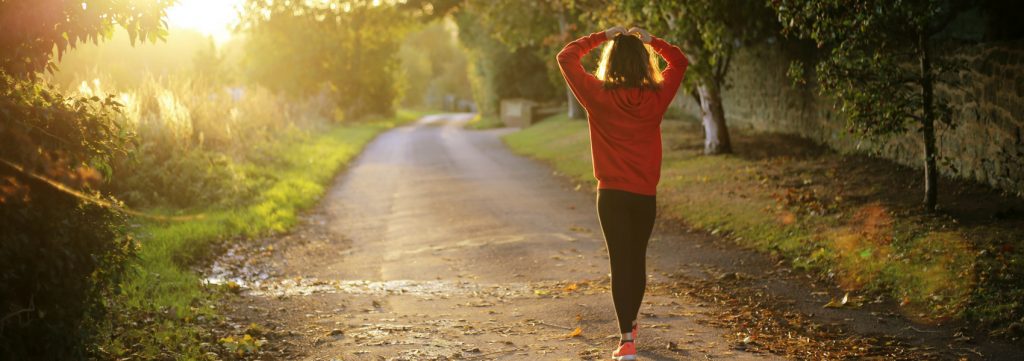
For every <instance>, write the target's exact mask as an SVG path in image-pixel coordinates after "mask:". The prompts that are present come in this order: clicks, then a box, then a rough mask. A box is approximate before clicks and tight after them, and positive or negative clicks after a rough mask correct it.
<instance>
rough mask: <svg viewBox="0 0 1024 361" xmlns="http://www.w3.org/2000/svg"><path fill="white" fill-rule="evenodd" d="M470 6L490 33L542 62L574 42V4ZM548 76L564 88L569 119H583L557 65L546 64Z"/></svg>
mask: <svg viewBox="0 0 1024 361" xmlns="http://www.w3.org/2000/svg"><path fill="white" fill-rule="evenodd" d="M467 6H468V7H470V8H471V9H472V10H471V11H472V12H473V13H475V14H478V15H479V16H480V17H481V22H483V23H485V24H487V26H488V27H489V28H490V29H491V31H490V33H491V34H494V37H495V38H496V39H498V40H499V41H501V42H502V43H504V44H507V45H508V46H509V47H511V48H513V49H520V48H525V47H536V48H537V49H538V50H539V56H540V57H541V58H542V59H553V58H554V57H555V54H557V53H558V51H559V50H561V49H562V47H563V46H565V44H566V43H568V42H570V41H572V40H574V39H575V37H576V36H577V35H579V34H578V31H577V30H578V29H580V28H581V27H582V26H581V24H580V22H579V13H578V11H577V10H576V8H575V7H573V4H572V2H571V1H566V0H546V1H528V2H524V1H521V0H495V1H485V0H469V1H467ZM545 64H546V65H547V66H548V67H547V69H548V71H547V74H548V75H549V77H550V78H551V79H552V81H553V82H554V83H555V84H559V85H561V86H563V87H564V88H565V96H566V103H567V104H568V107H567V112H568V116H569V118H572V119H582V118H584V116H585V114H584V112H583V108H582V107H581V106H580V104H579V101H578V100H577V99H576V96H574V95H573V94H572V90H571V89H569V85H568V84H566V83H565V80H564V79H562V74H561V72H560V71H559V70H558V66H557V64H556V63H555V62H554V61H547V62H545Z"/></svg>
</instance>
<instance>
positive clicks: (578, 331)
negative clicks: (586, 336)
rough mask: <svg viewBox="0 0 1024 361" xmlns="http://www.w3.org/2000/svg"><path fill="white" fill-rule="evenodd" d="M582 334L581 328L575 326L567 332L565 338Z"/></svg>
mask: <svg viewBox="0 0 1024 361" xmlns="http://www.w3.org/2000/svg"><path fill="white" fill-rule="evenodd" d="M582 334H583V329H582V328H580V327H577V328H576V329H575V330H572V332H569V334H568V335H567V336H566V337H567V338H572V337H579V336H580V335H582Z"/></svg>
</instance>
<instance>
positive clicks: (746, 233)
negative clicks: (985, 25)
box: [504, 116, 1024, 327]
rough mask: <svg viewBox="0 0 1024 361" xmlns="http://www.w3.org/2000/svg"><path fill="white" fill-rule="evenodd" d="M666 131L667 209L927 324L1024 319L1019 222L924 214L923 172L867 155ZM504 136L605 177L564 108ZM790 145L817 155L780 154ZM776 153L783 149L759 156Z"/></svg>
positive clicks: (569, 170) (584, 179)
mask: <svg viewBox="0 0 1024 361" xmlns="http://www.w3.org/2000/svg"><path fill="white" fill-rule="evenodd" d="M662 128H663V137H664V143H665V157H664V165H663V170H662V178H661V183H660V184H659V189H658V192H659V193H658V198H659V199H658V201H659V204H660V207H661V211H660V214H662V215H664V216H666V217H669V218H673V219H678V220H680V221H683V222H685V223H686V224H688V225H690V226H692V227H694V228H697V229H702V230H706V231H709V232H711V233H713V234H716V235H719V236H721V237H725V238H727V239H730V240H732V241H733V242H735V243H736V244H737V245H740V246H743V247H747V248H751V249H755V250H758V251H762V252H766V253H771V254H774V255H777V256H779V257H783V258H785V259H787V260H789V262H790V264H792V265H793V266H794V267H795V268H802V269H808V270H811V271H813V272H818V273H820V274H821V275H822V276H823V277H825V278H829V279H831V280H832V281H833V282H835V283H836V284H837V285H839V286H841V287H843V288H845V289H847V290H849V291H851V292H852V294H853V295H855V296H856V295H864V294H868V293H874V294H887V295H889V296H890V297H892V298H894V299H896V300H898V301H899V302H900V303H901V304H902V308H901V309H902V311H903V313H904V314H905V315H906V316H908V317H910V318H913V319H916V320H919V321H922V322H934V321H942V320H947V319H950V318H960V317H964V316H968V317H970V318H971V319H974V320H976V321H980V322H981V323H986V324H989V325H993V326H995V327H1002V326H1006V325H1007V324H1009V323H1012V322H1015V321H1017V319H1019V318H1020V317H1021V310H1022V309H1024V307H1022V305H1021V301H1020V298H1019V296H1021V294H1022V290H1021V288H1022V285H1021V282H1020V281H1019V280H1018V279H1019V278H1020V276H1021V275H1024V271H1022V270H1021V268H1022V267H1021V260H1024V255H1022V252H1021V250H1020V248H1021V247H1020V245H1017V248H1014V246H1006V244H1007V243H1006V242H1007V240H1008V239H1014V238H1016V239H1020V237H1022V236H1024V234H1022V232H1024V231H1022V230H1020V227H1018V226H1017V223H1014V222H1003V223H989V224H968V223H967V222H965V221H962V220H960V221H958V220H957V219H956V216H927V215H923V214H922V213H923V212H921V211H919V210H915V207H918V206H917V201H918V197H917V195H918V193H916V192H908V191H907V190H906V189H907V188H908V187H909V188H913V183H912V182H911V181H908V179H913V180H916V179H918V178H919V177H917V176H916V175H917V173H916V171H913V170H907V171H902V170H898V169H896V168H894V166H893V165H891V164H888V163H879V162H878V161H874V160H871V159H869V158H866V157H861V156H843V155H840V154H836V153H834V152H828V151H825V152H820V151H816V150H813V149H814V148H813V147H810V146H805V145H800V144H797V145H790V144H788V143H785V144H778V143H771V141H768V140H771V139H775V138H779V136H771V135H756V134H744V133H742V132H734V134H733V135H734V146H735V148H736V149H738V150H739V154H737V155H722V156H704V155H701V154H700V151H701V148H702V139H701V138H702V133H701V131H700V128H699V126H697V125H696V124H691V123H687V122H679V121H667V122H665V123H663V127H662ZM773 137H774V138H773ZM766 139H768V140H766ZM504 140H505V142H506V144H507V145H508V146H509V147H510V148H511V149H512V150H513V151H515V152H517V153H520V154H523V155H526V156H530V157H533V158H536V159H540V160H543V161H546V162H548V163H549V164H551V166H552V167H554V168H555V169H556V170H557V171H558V172H560V173H563V174H565V175H566V176H568V177H570V178H572V179H573V180H574V181H576V182H579V183H581V184H585V185H588V186H590V187H593V185H594V184H595V181H594V179H593V175H592V168H591V158H590V148H589V140H588V134H587V124H586V122H585V121H572V120H568V119H566V118H565V117H564V116H556V117H553V118H549V119H548V120H546V121H544V122H541V123H539V124H537V125H534V126H532V127H530V128H526V129H524V130H521V131H519V132H516V133H511V134H509V135H507V136H505V138H504ZM776 141H777V140H776ZM791 146H792V147H793V148H800V147H804V148H806V149H811V151H808V153H804V154H801V153H799V152H795V153H793V154H788V153H785V152H792V151H791V150H789V149H786V150H784V151H782V152H779V151H778V150H777V149H778V148H788V147H791ZM773 147H774V148H776V150H768V151H765V150H764V149H771V148H773ZM804 148H800V149H804ZM772 152H776V153H779V154H768V155H764V154H761V153H772ZM880 184H885V185H886V186H884V187H882V186H879V185H880ZM908 184H909V185H908ZM947 184H949V183H947ZM947 187H948V188H947V189H951V188H950V187H952V186H947ZM949 192H951V193H952V192H954V191H952V190H949ZM960 198H964V199H966V198H970V195H967V196H961V197H960ZM950 203H953V202H952V201H950ZM968 209H969V208H968ZM965 213H967V214H970V213H971V212H965ZM1018 223H1019V222H1018ZM993 228H994V229H993ZM1010 244H1011V245H1012V241H1011V243H1010ZM980 249H984V250H986V252H981V253H979V250H980ZM980 254H984V255H985V257H984V258H979V255H980Z"/></svg>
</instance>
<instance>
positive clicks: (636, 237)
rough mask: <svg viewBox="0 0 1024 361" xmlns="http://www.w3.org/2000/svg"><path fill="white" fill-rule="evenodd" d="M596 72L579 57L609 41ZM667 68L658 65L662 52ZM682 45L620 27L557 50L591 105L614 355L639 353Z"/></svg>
mask: <svg viewBox="0 0 1024 361" xmlns="http://www.w3.org/2000/svg"><path fill="white" fill-rule="evenodd" d="M608 40H610V41H611V42H610V43H609V44H608V45H607V46H606V47H605V49H604V52H603V53H602V56H601V62H600V65H599V67H598V70H597V75H596V76H594V75H591V74H589V73H587V71H586V70H584V69H583V65H582V64H581V63H580V60H581V59H582V58H583V56H584V55H586V54H587V53H589V52H590V51H591V50H593V49H594V48H596V47H597V46H598V45H601V44H602V43H604V42H605V41H608ZM647 45H649V46H650V48H652V49H654V51H655V52H657V53H658V55H661V57H663V58H665V61H666V62H667V63H668V67H667V68H665V70H664V71H662V72H659V71H658V59H657V58H656V57H655V56H654V55H653V54H651V53H650V52H649V51H648V50H647V48H648V46H647ZM688 64H689V63H688V61H687V59H686V56H685V55H683V52H682V51H681V50H679V48H677V47H675V46H673V45H671V44H669V43H667V42H665V41H664V40H662V39H659V38H656V37H653V36H651V34H649V33H648V32H647V31H645V30H643V29H640V28H635V27H634V28H632V29H630V30H629V31H627V30H626V29H625V28H623V27H621V26H616V27H613V28H611V29H608V30H606V31H603V32H597V33H593V34H590V35H587V36H584V37H582V38H579V39H576V40H575V41H573V42H571V43H569V44H568V45H566V46H565V48H563V49H562V51H561V52H559V53H558V65H559V67H560V68H561V69H562V76H563V77H565V81H566V82H567V83H569V87H570V88H571V89H572V92H573V94H575V95H576V99H578V100H579V101H580V104H582V105H583V108H584V109H586V110H587V119H588V122H589V124H590V147H591V153H592V155H593V163H594V177H595V178H597V215H598V219H599V220H600V223H601V231H602V232H603V233H604V239H605V243H606V244H607V245H608V258H609V261H610V263H611V273H612V301H613V302H614V303H615V316H616V317H617V318H618V321H619V332H621V333H622V338H621V340H620V342H619V346H618V348H617V349H616V350H615V351H614V352H613V353H612V358H613V359H615V360H635V359H636V337H637V323H636V318H637V314H638V313H639V311H640V303H641V301H643V298H644V288H645V287H646V286H647V265H646V258H647V241H648V239H649V238H650V237H651V231H652V230H653V228H654V217H655V213H656V212H655V210H656V208H655V194H656V191H657V186H658V179H659V177H660V176H661V118H662V116H663V115H664V114H665V110H666V109H667V108H668V105H669V103H671V102H672V98H673V97H675V94H676V90H677V89H678V88H679V83H680V82H681V81H682V79H683V73H684V72H685V71H686V67H687V65H688Z"/></svg>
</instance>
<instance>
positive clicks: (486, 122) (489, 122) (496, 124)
mask: <svg viewBox="0 0 1024 361" xmlns="http://www.w3.org/2000/svg"><path fill="white" fill-rule="evenodd" d="M504 126H505V123H503V122H502V121H501V118H499V117H497V116H493V115H488V116H484V115H482V114H477V115H476V116H475V117H473V119H470V121H469V122H466V128H469V129H477V130H482V129H494V128H501V127H504Z"/></svg>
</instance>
